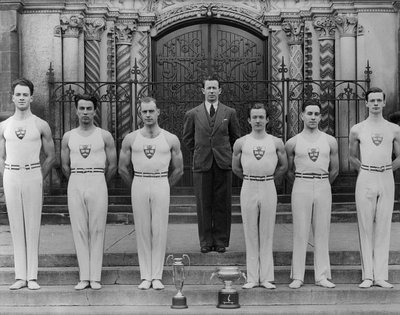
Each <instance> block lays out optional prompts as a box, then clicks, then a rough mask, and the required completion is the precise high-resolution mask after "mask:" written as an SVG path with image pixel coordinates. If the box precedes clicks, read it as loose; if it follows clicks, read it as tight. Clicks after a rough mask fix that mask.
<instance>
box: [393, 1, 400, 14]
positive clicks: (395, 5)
mask: <svg viewBox="0 0 400 315" xmlns="http://www.w3.org/2000/svg"><path fill="white" fill-rule="evenodd" d="M393 8H394V9H395V10H396V11H397V12H399V11H400V1H393Z"/></svg>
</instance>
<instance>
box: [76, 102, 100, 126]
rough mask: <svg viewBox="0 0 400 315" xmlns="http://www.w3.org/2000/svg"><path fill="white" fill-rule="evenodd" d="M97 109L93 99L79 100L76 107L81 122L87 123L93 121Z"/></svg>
mask: <svg viewBox="0 0 400 315" xmlns="http://www.w3.org/2000/svg"><path fill="white" fill-rule="evenodd" d="M95 114H96V110H95V109H94V105H93V102H92V101H87V100H79V101H78V106H77V108H76V115H77V116H78V119H79V123H81V124H84V125H87V124H91V123H93V119H94V115H95Z"/></svg>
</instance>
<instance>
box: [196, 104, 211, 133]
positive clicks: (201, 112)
mask: <svg viewBox="0 0 400 315" xmlns="http://www.w3.org/2000/svg"><path fill="white" fill-rule="evenodd" d="M197 113H198V116H197V118H198V119H199V122H200V124H201V125H203V127H204V128H205V129H208V130H210V131H211V128H210V124H209V122H208V118H207V115H208V113H207V111H206V107H205V105H204V103H202V104H201V105H199V106H198V107H197Z"/></svg>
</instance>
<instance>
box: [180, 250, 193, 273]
mask: <svg viewBox="0 0 400 315" xmlns="http://www.w3.org/2000/svg"><path fill="white" fill-rule="evenodd" d="M185 258H186V260H187V261H188V265H187V266H188V268H187V271H188V272H189V269H190V265H191V264H190V257H189V256H188V255H186V254H183V255H182V260H183V259H185Z"/></svg>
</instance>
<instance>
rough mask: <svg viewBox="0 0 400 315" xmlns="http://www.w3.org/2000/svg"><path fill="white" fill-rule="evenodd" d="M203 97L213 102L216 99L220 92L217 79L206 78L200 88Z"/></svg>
mask: <svg viewBox="0 0 400 315" xmlns="http://www.w3.org/2000/svg"><path fill="white" fill-rule="evenodd" d="M201 91H202V92H203V94H204V96H205V99H206V101H207V102H209V103H215V102H217V101H218V97H219V95H220V94H221V89H220V88H219V83H218V81H217V80H206V81H205V82H204V88H203V89H201Z"/></svg>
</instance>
